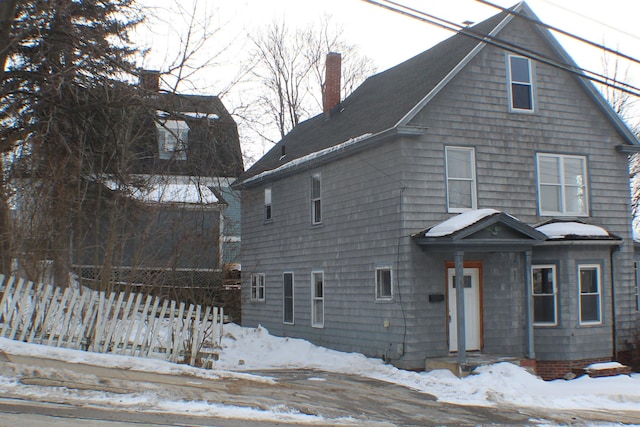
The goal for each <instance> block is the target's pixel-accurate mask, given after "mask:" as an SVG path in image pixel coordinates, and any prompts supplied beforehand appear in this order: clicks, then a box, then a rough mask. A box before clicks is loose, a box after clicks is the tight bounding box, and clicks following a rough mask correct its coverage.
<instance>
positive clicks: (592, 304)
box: [580, 295, 600, 322]
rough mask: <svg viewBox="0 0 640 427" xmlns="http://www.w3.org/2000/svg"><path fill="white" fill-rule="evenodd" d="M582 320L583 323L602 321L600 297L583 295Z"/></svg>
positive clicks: (581, 304)
mask: <svg viewBox="0 0 640 427" xmlns="http://www.w3.org/2000/svg"><path fill="white" fill-rule="evenodd" d="M580 320H581V321H582V322H599V321H600V295H582V296H581V297H580Z"/></svg>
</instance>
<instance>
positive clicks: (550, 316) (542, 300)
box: [531, 265, 558, 325]
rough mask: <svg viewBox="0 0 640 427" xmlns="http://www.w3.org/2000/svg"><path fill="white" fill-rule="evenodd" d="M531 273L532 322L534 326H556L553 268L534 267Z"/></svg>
mask: <svg viewBox="0 0 640 427" xmlns="http://www.w3.org/2000/svg"><path fill="white" fill-rule="evenodd" d="M531 272H532V276H533V277H532V284H533V322H534V323H535V324H536V325H557V323H558V321H557V312H558V307H557V300H556V295H557V288H556V269H555V266H554V265H534V266H533V267H532V269H531Z"/></svg>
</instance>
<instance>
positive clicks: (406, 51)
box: [139, 0, 640, 122]
mask: <svg viewBox="0 0 640 427" xmlns="http://www.w3.org/2000/svg"><path fill="white" fill-rule="evenodd" d="M141 1H143V3H146V4H147V5H149V10H150V11H153V12H154V13H155V15H156V17H155V18H153V17H152V18H151V19H149V26H150V28H149V27H145V28H144V31H142V32H141V35H140V37H139V40H141V41H142V42H143V43H144V44H146V46H147V47H149V48H150V49H151V51H150V54H149V56H148V57H147V59H146V60H145V63H144V65H145V67H147V68H152V69H160V70H166V68H167V64H168V63H170V62H171V60H172V59H173V57H172V56H173V55H175V52H177V51H178V48H179V45H178V44H176V39H177V37H179V36H182V37H184V34H185V32H184V29H185V28H187V25H186V22H185V21H186V18H185V15H184V14H183V13H182V12H183V11H181V10H178V8H180V7H182V8H184V10H189V9H190V8H191V6H190V4H191V3H192V2H195V3H197V4H198V13H197V16H198V18H199V19H202V21H203V22H202V23H203V24H206V25H208V29H209V30H213V29H217V32H216V35H215V36H214V37H213V38H212V39H211V40H210V41H209V42H208V44H207V45H206V47H205V49H202V51H203V52H206V55H210V56H213V57H216V61H215V62H216V65H215V66H214V67H211V68H210V69H208V70H207V71H206V72H203V73H199V75H198V76H197V78H195V79H194V80H193V84H192V86H191V88H189V87H185V86H183V87H181V88H180V90H181V91H187V92H188V91H192V92H193V91H196V92H199V93H206V94H218V93H220V92H221V91H223V90H224V89H225V87H226V86H227V85H228V83H229V81H230V80H231V79H232V78H233V74H234V69H235V68H236V67H237V65H238V61H239V60H240V59H241V58H242V57H243V54H244V52H245V51H246V50H247V49H248V43H247V41H246V40H247V39H246V35H247V34H255V33H256V31H258V29H259V28H261V27H264V26H266V25H268V24H269V23H271V22H272V21H273V20H274V19H277V20H284V21H285V22H286V23H287V24H288V25H289V26H290V27H296V26H304V25H306V24H309V23H312V22H314V21H317V20H318V19H319V18H320V17H321V16H322V15H324V14H330V15H331V16H332V20H333V21H334V22H335V23H337V24H340V25H342V26H343V27H344V30H345V33H344V39H345V40H346V41H347V42H348V43H350V44H353V45H356V46H357V47H358V49H359V51H360V52H361V53H362V54H364V55H366V56H368V57H370V58H371V59H372V60H373V61H374V63H375V64H376V66H377V68H378V71H383V70H385V69H387V68H389V67H392V66H394V65H396V64H398V63H400V62H402V61H404V60H406V59H408V58H410V57H412V56H414V55H416V54H418V53H420V52H422V51H424V50H427V49H429V48H430V47H432V46H433V45H434V44H436V43H438V42H439V41H441V40H444V39H445V38H448V37H450V36H451V35H452V34H453V33H452V32H450V31H447V30H444V29H441V28H438V27H436V26H433V25H430V24H427V23H424V22H421V21H418V20H415V19H412V18H409V17H406V16H403V15H400V14H397V13H394V12H392V11H389V10H386V9H383V8H381V7H379V6H376V5H372V4H370V3H368V2H366V1H363V0H315V1H314V0H233V1H223V0H178V1H176V0H141ZM396 2H397V3H402V4H404V5H407V6H410V7H413V8H415V9H418V10H421V11H424V12H426V13H429V14H431V15H434V16H437V17H439V18H442V19H446V20H448V21H452V22H455V23H459V24H462V23H463V22H465V21H471V22H475V23H477V22H480V21H482V20H484V19H486V18H488V17H490V16H492V15H495V14H496V13H498V12H499V10H498V9H496V8H494V7H491V6H489V5H486V4H483V3H481V2H479V1H477V0H396ZM492 2H493V3H495V4H498V5H500V6H503V7H511V6H513V5H514V4H516V1H515V0H492ZM527 4H528V5H529V6H530V7H531V9H532V10H533V11H534V13H536V15H537V16H538V17H539V18H540V19H541V20H542V21H543V22H545V23H547V24H549V25H552V26H554V27H558V28H561V29H563V30H564V31H567V32H570V33H572V34H575V35H577V36H580V37H583V38H586V39H589V40H591V41H593V42H596V43H600V44H604V45H606V46H607V47H609V48H613V49H617V50H619V51H621V52H623V53H625V54H626V55H629V56H631V57H634V58H640V25H639V22H640V1H639V0H529V1H527ZM167 8H170V9H169V10H168V9H167ZM205 17H206V19H204V18H205ZM554 35H555V36H556V38H557V39H558V40H559V41H560V43H561V44H562V45H563V47H564V48H565V49H566V50H567V51H568V52H569V54H570V55H571V56H572V57H573V59H574V60H575V61H576V62H577V63H578V65H580V66H581V67H584V68H586V69H588V70H590V71H595V72H598V73H602V72H603V66H602V55H603V54H602V51H601V50H599V49H597V48H594V47H590V46H587V45H585V44H584V43H581V42H578V41H576V40H573V39H571V38H569V37H566V36H562V35H558V34H554ZM225 49H226V50H225ZM620 69H621V70H623V71H624V72H625V73H628V76H621V75H619V76H618V78H619V79H621V80H624V81H626V82H627V83H630V84H632V85H634V86H640V65H638V64H636V63H633V62H631V61H627V60H622V61H621V62H620ZM223 100H225V102H226V103H229V102H233V101H231V100H230V98H229V97H227V98H223ZM638 104H639V105H640V102H638ZM638 116H639V117H638V119H636V120H635V121H636V122H638V121H640V114H638Z"/></svg>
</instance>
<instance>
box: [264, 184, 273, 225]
mask: <svg viewBox="0 0 640 427" xmlns="http://www.w3.org/2000/svg"><path fill="white" fill-rule="evenodd" d="M271 218H272V216H271V189H270V188H265V189H264V220H265V221H271Z"/></svg>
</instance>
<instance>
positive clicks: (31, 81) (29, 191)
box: [0, 0, 140, 286]
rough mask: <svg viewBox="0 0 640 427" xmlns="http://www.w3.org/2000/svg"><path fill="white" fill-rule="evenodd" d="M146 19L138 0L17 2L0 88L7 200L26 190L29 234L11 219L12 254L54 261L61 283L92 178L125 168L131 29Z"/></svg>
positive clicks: (0, 148)
mask: <svg viewBox="0 0 640 427" xmlns="http://www.w3.org/2000/svg"><path fill="white" fill-rule="evenodd" d="M3 3H4V2H3ZM139 22H140V18H139V17H138V15H137V13H136V10H135V9H134V7H133V2H132V0H26V1H20V2H18V5H17V9H16V13H15V20H14V22H13V25H12V27H11V30H10V32H9V38H8V44H7V46H8V48H7V49H6V54H7V58H8V60H7V66H6V67H5V72H4V75H3V81H2V92H1V93H0V121H1V122H2V124H3V126H2V129H1V130H0V144H1V145H0V152H1V153H2V155H3V157H4V162H5V165H4V168H3V169H4V172H5V173H4V175H3V177H4V178H5V182H1V183H2V184H3V188H2V190H3V191H1V192H0V195H2V196H3V197H2V201H1V202H2V204H3V205H4V206H5V208H6V207H7V206H9V203H8V201H9V198H10V197H11V196H12V192H16V194H13V196H14V197H17V198H18V199H19V200H20V207H21V209H20V210H21V212H20V222H21V224H22V225H23V227H22V231H24V232H25V233H26V234H24V235H23V236H22V237H24V238H23V239H22V240H20V241H18V240H19V239H17V238H16V234H17V231H16V230H17V229H18V228H17V227H12V233H11V234H12V237H13V238H14V240H16V243H15V244H14V245H13V247H12V252H13V254H14V255H15V254H25V253H29V254H32V255H33V258H34V259H35V260H43V259H47V260H51V261H53V272H54V281H55V282H56V284H58V285H63V286H64V285H66V284H67V283H68V277H69V267H70V256H71V253H70V250H71V239H72V236H73V232H74V225H77V224H78V223H80V222H81V221H82V218H81V217H82V213H83V211H84V210H85V209H86V207H87V205H88V201H89V200H90V199H91V197H89V195H90V182H91V181H92V180H93V181H95V178H96V177H99V176H101V174H102V173H104V172H106V171H107V170H109V168H110V170H111V171H115V172H117V169H118V168H117V167H115V166H114V165H115V164H117V163H118V162H117V160H118V158H119V157H121V156H120V155H121V153H120V152H119V147H118V142H119V141H121V139H122V138H119V137H117V136H116V135H115V133H114V131H115V130H118V131H121V130H122V129H123V128H126V125H123V123H122V120H123V117H126V116H127V114H126V113H125V112H126V110H127V109H129V108H132V107H131V105H132V104H135V100H134V92H133V91H130V90H128V89H127V88H128V87H129V85H127V84H126V82H125V80H126V79H127V78H129V77H131V76H132V75H134V74H135V72H136V69H135V64H134V56H135V54H137V53H138V52H137V50H136V49H135V48H134V47H132V44H131V42H130V39H129V32H130V31H131V30H132V29H133V27H134V26H135V25H136V24H137V23H139ZM114 169H115V170H114ZM16 189H17V191H16ZM25 227H26V228H25ZM0 231H1V230H0ZM4 234H5V235H6V234H7V233H4ZM6 247H8V246H6ZM3 248H5V245H3ZM1 258H5V259H6V258H8V257H7V256H6V254H3V256H2V257H1ZM1 267H3V269H5V271H6V268H7V266H6V262H5V265H3V266H1Z"/></svg>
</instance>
